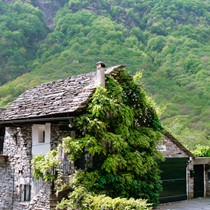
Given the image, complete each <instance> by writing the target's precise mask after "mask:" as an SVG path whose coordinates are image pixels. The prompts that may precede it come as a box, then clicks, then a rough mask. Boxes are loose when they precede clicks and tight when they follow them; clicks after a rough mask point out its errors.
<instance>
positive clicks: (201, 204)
mask: <svg viewBox="0 0 210 210" xmlns="http://www.w3.org/2000/svg"><path fill="white" fill-rule="evenodd" d="M155 210H210V198H195V199H191V200H185V201H178V202H173V203H164V204H160V205H158V207H157V208H155Z"/></svg>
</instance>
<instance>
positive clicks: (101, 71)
mask: <svg viewBox="0 0 210 210" xmlns="http://www.w3.org/2000/svg"><path fill="white" fill-rule="evenodd" d="M121 68H124V66H123V65H118V66H114V67H111V68H108V69H106V70H105V66H104V64H103V63H98V64H97V71H96V72H90V73H86V74H82V75H78V76H72V77H69V78H66V79H61V80H57V81H54V82H50V83H45V84H42V85H39V86H37V87H35V88H31V89H29V90H27V91H25V92H24V93H23V94H22V95H21V96H19V97H18V98H17V99H16V100H15V101H14V102H13V103H12V105H11V106H10V107H9V108H7V109H5V110H2V109H0V186H1V188H0V195H1V196H0V209H1V210H10V209H15V210H29V209H30V210H41V209H43V210H48V209H54V202H53V199H54V197H53V194H52V190H51V186H49V185H48V184H47V183H43V182H42V181H41V180H40V181H35V180H34V179H33V176H32V172H31V159H32V157H33V156H34V155H36V154H45V153H46V152H48V151H50V150H52V149H55V148H56V147H57V145H58V143H59V142H61V140H62V138H64V137H66V136H69V135H71V136H72V137H74V136H75V131H74V130H73V128H72V126H71V125H72V119H73V117H74V116H76V115H78V114H79V113H81V112H82V111H83V110H84V108H85V107H86V105H87V103H88V102H89V99H90V97H91V95H92V94H93V93H94V91H95V88H96V87H97V86H99V85H101V86H104V85H105V80H104V78H105V75H106V74H107V75H109V74H117V71H118V70H119V69H121ZM159 149H160V150H161V151H162V152H163V154H164V155H165V157H166V161H165V164H164V165H163V166H162V170H163V177H162V180H163V184H164V185H165V187H164V190H163V193H162V195H161V196H160V199H162V200H163V201H165V200H167V199H168V198H175V200H180V199H187V198H192V197H193V196H194V194H193V190H194V189H193V186H194V181H193V180H194V176H193V171H194V168H193V167H194V166H193V161H194V157H193V155H192V154H191V153H190V152H189V151H188V150H187V149H186V148H184V147H183V146H182V145H181V144H180V143H179V142H178V141H177V140H176V139H175V138H174V137H173V136H171V135H170V134H169V133H166V134H165V138H164V139H163V141H162V144H161V145H160V147H159ZM205 166H206V163H205ZM62 168H63V173H64V174H63V175H64V176H66V175H69V174H71V173H72V168H73V167H72V165H71V164H70V163H69V162H68V161H67V160H65V158H64V160H63V165H62ZM204 168H205V167H204ZM204 168H203V171H204ZM173 169H176V170H177V171H180V174H181V178H180V177H179V173H178V175H177V176H178V178H177V177H176V176H175V177H174V176H172V177H168V175H169V174H170V173H168V170H169V171H170V170H171V171H173ZM172 174H173V173H172ZM165 176H166V177H165ZM177 179H178V180H179V181H180V182H176V185H177V186H180V189H178V190H177V191H176V192H175V193H172V195H171V192H172V191H174V190H173V187H174V185H173V184H170V182H172V183H173V182H174V180H177ZM167 180H169V181H167ZM177 192H178V193H177ZM205 192H206V191H205ZM206 194H207V193H206ZM204 195H205V194H204ZM169 200H170V199H169ZM172 200H173V199H172Z"/></svg>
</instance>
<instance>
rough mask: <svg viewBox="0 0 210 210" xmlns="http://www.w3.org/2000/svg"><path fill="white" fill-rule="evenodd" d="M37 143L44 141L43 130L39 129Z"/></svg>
mask: <svg viewBox="0 0 210 210" xmlns="http://www.w3.org/2000/svg"><path fill="white" fill-rule="evenodd" d="M38 143H45V131H43V130H39V133H38Z"/></svg>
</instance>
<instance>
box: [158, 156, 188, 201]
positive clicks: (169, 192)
mask: <svg viewBox="0 0 210 210" xmlns="http://www.w3.org/2000/svg"><path fill="white" fill-rule="evenodd" d="M188 160H189V158H166V159H165V161H164V162H163V163H162V164H161V165H160V169H161V181H162V186H163V191H162V192H161V193H160V196H159V200H160V202H161V203H165V202H172V201H180V200H185V199H187V178H186V177H187V176H186V168H187V163H188Z"/></svg>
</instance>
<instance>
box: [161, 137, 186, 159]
mask: <svg viewBox="0 0 210 210" xmlns="http://www.w3.org/2000/svg"><path fill="white" fill-rule="evenodd" d="M159 150H160V151H161V152H162V153H163V155H164V157H166V158H173V157H176V158H179V157H180V158H181V157H188V155H187V154H186V153H185V152H184V151H183V150H182V149H181V148H180V147H178V146H177V145H176V144H175V143H174V142H173V141H171V140H170V139H169V138H167V137H164V139H163V140H162V141H161V142H160V145H159Z"/></svg>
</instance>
